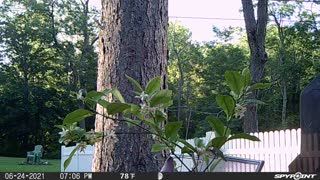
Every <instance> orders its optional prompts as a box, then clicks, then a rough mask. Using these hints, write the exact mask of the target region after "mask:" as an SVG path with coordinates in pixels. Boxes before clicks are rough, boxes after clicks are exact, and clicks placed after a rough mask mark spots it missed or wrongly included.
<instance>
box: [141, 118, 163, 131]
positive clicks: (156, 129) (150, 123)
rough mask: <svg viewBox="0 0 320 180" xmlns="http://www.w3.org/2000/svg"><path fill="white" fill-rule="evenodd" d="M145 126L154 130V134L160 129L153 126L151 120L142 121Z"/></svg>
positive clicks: (153, 123)
mask: <svg viewBox="0 0 320 180" xmlns="http://www.w3.org/2000/svg"><path fill="white" fill-rule="evenodd" d="M144 122H145V123H146V124H147V125H149V126H150V127H151V129H153V130H154V132H159V131H160V128H159V127H158V126H157V125H156V124H155V122H154V121H153V120H152V119H146V120H145V121H144Z"/></svg>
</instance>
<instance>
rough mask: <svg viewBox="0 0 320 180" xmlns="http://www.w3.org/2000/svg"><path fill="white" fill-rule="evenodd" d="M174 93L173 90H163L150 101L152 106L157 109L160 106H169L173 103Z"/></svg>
mask: <svg viewBox="0 0 320 180" xmlns="http://www.w3.org/2000/svg"><path fill="white" fill-rule="evenodd" d="M171 97H172V91H171V90H161V91H158V92H157V93H156V94H155V95H154V96H152V98H151V100H150V106H151V107H155V106H157V105H160V104H168V103H170V101H171Z"/></svg>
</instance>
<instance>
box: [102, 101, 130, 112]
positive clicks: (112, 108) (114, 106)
mask: <svg viewBox="0 0 320 180" xmlns="http://www.w3.org/2000/svg"><path fill="white" fill-rule="evenodd" d="M128 108H131V106H130V105H128V104H125V103H110V104H109V105H108V106H107V110H108V114H109V115H114V114H116V113H120V112H123V111H124V110H126V109H128Z"/></svg>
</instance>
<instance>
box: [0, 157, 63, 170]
mask: <svg viewBox="0 0 320 180" xmlns="http://www.w3.org/2000/svg"><path fill="white" fill-rule="evenodd" d="M25 160H26V159H25V158H15V157H0V172H60V160H59V159H43V161H47V162H49V164H50V165H19V163H21V162H23V161H25Z"/></svg>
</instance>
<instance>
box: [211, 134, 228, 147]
mask: <svg viewBox="0 0 320 180" xmlns="http://www.w3.org/2000/svg"><path fill="white" fill-rule="evenodd" d="M226 142H227V138H226V137H225V136H221V137H215V138H213V139H212V140H211V141H210V143H209V144H208V146H209V147H214V148H217V149H220V148H221V147H222V146H223V145H224V144H225V143H226Z"/></svg>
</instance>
